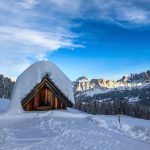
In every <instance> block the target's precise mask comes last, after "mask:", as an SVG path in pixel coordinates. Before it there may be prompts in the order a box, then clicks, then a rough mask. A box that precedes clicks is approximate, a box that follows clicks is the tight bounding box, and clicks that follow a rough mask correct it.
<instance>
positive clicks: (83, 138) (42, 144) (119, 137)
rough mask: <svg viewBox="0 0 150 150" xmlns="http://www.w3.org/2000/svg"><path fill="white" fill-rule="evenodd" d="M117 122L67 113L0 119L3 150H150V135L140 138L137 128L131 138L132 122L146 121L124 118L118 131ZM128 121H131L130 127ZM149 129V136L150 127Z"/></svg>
mask: <svg viewBox="0 0 150 150" xmlns="http://www.w3.org/2000/svg"><path fill="white" fill-rule="evenodd" d="M115 118H116V116H115V117H114V116H103V115H98V116H93V115H88V114H83V113H77V112H67V111H49V112H45V113H39V114H38V113H25V114H23V115H21V116H17V115H16V116H15V117H14V118H13V117H12V116H9V117H8V116H6V117H5V116H4V117H3V116H2V115H0V150H10V149H12V150H141V149H143V150H149V148H150V135H149V134H148V133H147V134H145V135H144V136H143V137H146V136H147V138H146V139H144V138H142V136H141V137H138V134H137V137H136V136H135V135H134V134H133V133H134V130H133V128H132V130H133V131H132V130H131V131H132V132H133V133H131V134H130V132H131V131H130V130H128V129H130V128H129V127H130V125H131V122H134V121H135V122H136V121H137V122H140V121H142V120H140V119H139V120H137V119H134V118H131V117H124V118H125V119H124V120H123V124H122V127H121V129H118V127H117V126H116V125H117V124H116V125H114V120H115ZM132 119H133V121H132ZM115 121H116V120H115ZM126 121H129V122H130V121H131V122H130V123H129V124H128V126H125V124H126V125H127V123H128V122H126ZM144 121H145V122H147V124H149V123H150V121H146V120H144ZM137 126H138V125H137ZM146 129H147V130H148V132H149V130H150V126H149V125H147V128H146ZM146 129H145V130H146ZM138 130H139V128H137V131H138ZM142 131H143V132H144V129H143V130H142ZM144 133H146V132H144ZM132 134H133V135H134V136H132ZM140 134H141V133H140V131H139V135H140Z"/></svg>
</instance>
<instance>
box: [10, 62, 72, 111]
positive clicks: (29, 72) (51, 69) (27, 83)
mask: <svg viewBox="0 0 150 150" xmlns="http://www.w3.org/2000/svg"><path fill="white" fill-rule="evenodd" d="M46 74H49V76H50V79H51V80H52V81H53V82H54V83H55V84H56V86H57V87H58V88H59V89H60V90H61V91H62V92H63V93H64V95H65V96H66V97H68V99H69V100H70V101H71V102H72V103H74V96H73V90H72V83H71V81H70V79H69V78H68V77H66V75H65V74H64V73H63V72H62V71H61V70H60V69H59V68H58V67H57V66H56V65H54V64H53V63H51V62H49V61H40V62H37V63H35V64H33V65H31V66H30V67H29V68H27V69H26V70H25V71H24V72H23V73H22V74H21V75H20V76H19V77H18V78H17V81H16V83H15V85H14V89H13V93H12V104H11V107H10V110H9V111H10V112H22V111H23V109H22V105H21V101H22V100H23V98H24V97H25V96H26V95H27V94H28V93H29V92H30V91H31V90H32V89H33V88H34V87H35V86H36V85H37V84H38V83H40V82H41V80H42V78H43V77H44V76H45V75H46Z"/></svg>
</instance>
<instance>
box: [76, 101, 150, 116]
mask: <svg viewBox="0 0 150 150" xmlns="http://www.w3.org/2000/svg"><path fill="white" fill-rule="evenodd" d="M75 108H76V109H78V110H81V111H84V112H87V113H91V114H95V115H96V114H104V115H117V114H123V115H127V116H131V117H136V118H143V119H150V108H148V107H145V106H143V105H141V104H138V103H129V102H127V101H104V100H103V101H76V103H75Z"/></svg>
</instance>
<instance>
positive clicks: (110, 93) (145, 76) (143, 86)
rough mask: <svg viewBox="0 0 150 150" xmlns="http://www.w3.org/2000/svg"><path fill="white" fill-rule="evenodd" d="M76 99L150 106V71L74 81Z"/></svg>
mask: <svg viewBox="0 0 150 150" xmlns="http://www.w3.org/2000/svg"><path fill="white" fill-rule="evenodd" d="M73 87H74V93H75V100H76V101H93V100H96V101H108V100H109V101H118V100H124V101H127V102H129V103H138V104H141V105H144V106H150V71H146V72H142V73H139V74H130V75H129V76H123V77H122V78H121V79H120V80H117V81H112V80H105V79H88V78H87V77H85V76H83V77H80V78H78V79H77V80H76V81H75V82H74V83H73Z"/></svg>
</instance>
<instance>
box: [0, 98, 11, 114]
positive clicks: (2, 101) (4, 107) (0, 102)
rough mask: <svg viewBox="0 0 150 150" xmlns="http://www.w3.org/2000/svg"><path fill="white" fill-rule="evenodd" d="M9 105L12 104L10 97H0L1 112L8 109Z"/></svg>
mask: <svg viewBox="0 0 150 150" xmlns="http://www.w3.org/2000/svg"><path fill="white" fill-rule="evenodd" d="M9 106H10V100H9V99H4V98H0V113H1V112H5V111H7V110H8V108H9Z"/></svg>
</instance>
